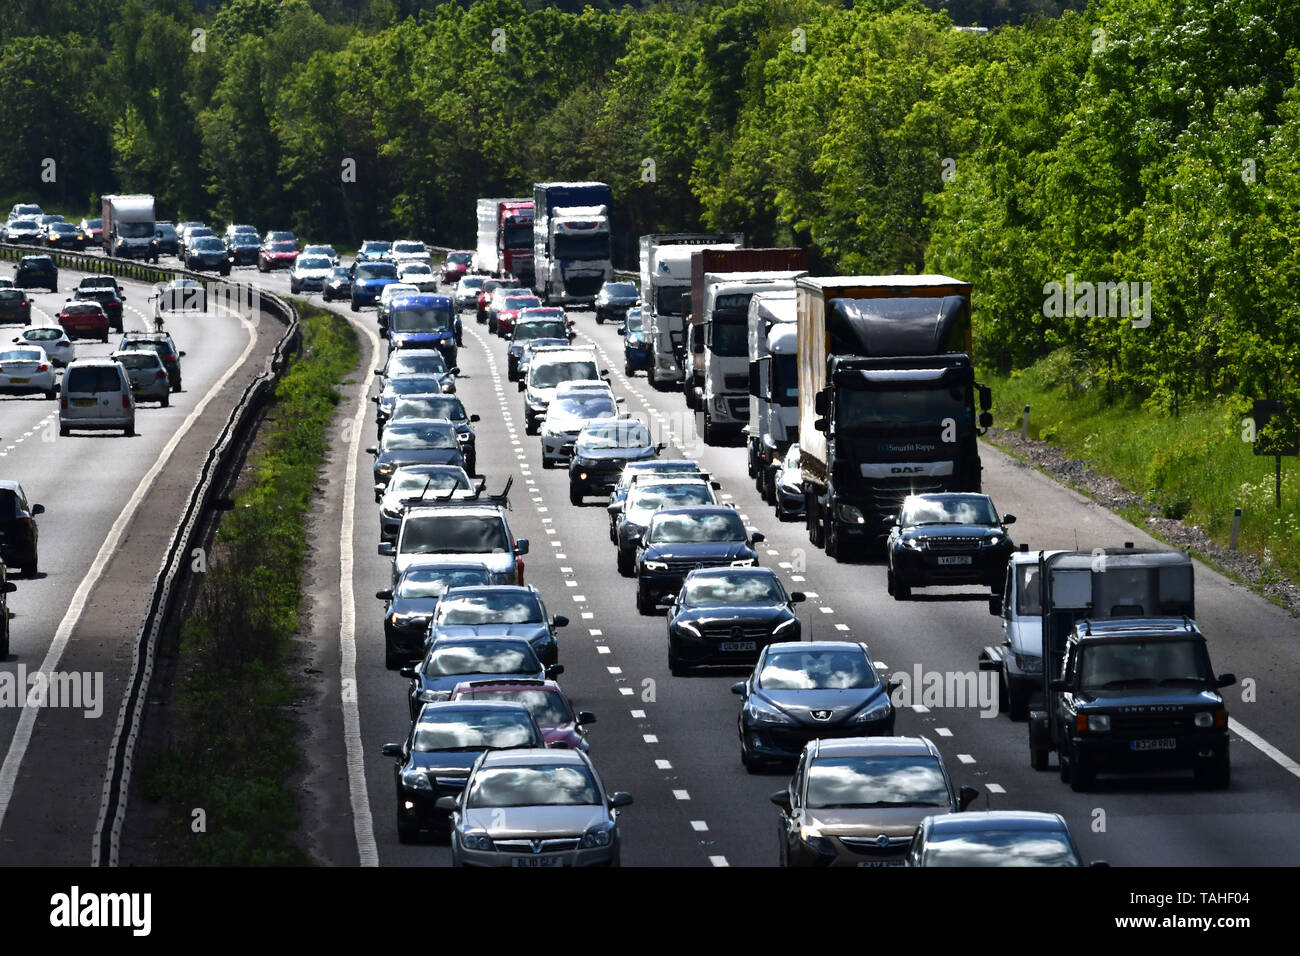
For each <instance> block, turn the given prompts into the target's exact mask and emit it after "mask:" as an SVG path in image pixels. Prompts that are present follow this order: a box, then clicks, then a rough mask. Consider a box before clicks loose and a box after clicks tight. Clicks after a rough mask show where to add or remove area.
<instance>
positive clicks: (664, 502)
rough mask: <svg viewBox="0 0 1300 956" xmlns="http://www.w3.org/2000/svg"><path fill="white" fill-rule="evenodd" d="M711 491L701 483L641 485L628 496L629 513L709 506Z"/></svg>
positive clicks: (712, 502)
mask: <svg viewBox="0 0 1300 956" xmlns="http://www.w3.org/2000/svg"><path fill="white" fill-rule="evenodd" d="M714 503H715V502H714V501H713V489H712V488H710V487H709V486H708V485H707V484H706V483H705V482H703V481H696V482H690V483H689V484H687V483H685V482H683V483H680V484H671V485H642V484H640V483H638V484H637V487H636V488H634V489H632V491H631V492H630V493H629V494H628V501H627V510H628V511H629V512H632V511H635V512H650V511H657V510H658V509H659V508H683V507H686V506H687V505H711V504H714Z"/></svg>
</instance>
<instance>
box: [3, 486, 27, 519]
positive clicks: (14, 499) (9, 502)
mask: <svg viewBox="0 0 1300 956" xmlns="http://www.w3.org/2000/svg"><path fill="white" fill-rule="evenodd" d="M21 517H23V509H22V505H21V504H19V501H18V495H17V493H16V492H14V491H11V490H10V489H8V488H0V521H8V520H10V519H13V518H21Z"/></svg>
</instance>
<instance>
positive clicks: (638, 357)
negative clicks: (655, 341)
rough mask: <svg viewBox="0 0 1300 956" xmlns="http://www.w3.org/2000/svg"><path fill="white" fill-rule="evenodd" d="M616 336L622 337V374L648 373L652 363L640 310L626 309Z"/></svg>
mask: <svg viewBox="0 0 1300 956" xmlns="http://www.w3.org/2000/svg"><path fill="white" fill-rule="evenodd" d="M618 334H619V335H621V336H623V374H624V375H631V374H632V373H633V372H649V371H650V364H651V363H652V362H653V361H654V353H652V352H651V351H650V341H649V340H648V339H647V338H646V333H645V313H644V312H643V311H642V310H641V309H628V310H627V318H626V319H624V320H623V324H622V325H620V326H619V327H618Z"/></svg>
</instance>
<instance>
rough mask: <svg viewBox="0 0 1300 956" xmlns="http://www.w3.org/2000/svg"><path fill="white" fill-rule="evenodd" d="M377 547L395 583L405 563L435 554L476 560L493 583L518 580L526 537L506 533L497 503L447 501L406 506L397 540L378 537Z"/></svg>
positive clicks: (502, 511)
mask: <svg viewBox="0 0 1300 956" xmlns="http://www.w3.org/2000/svg"><path fill="white" fill-rule="evenodd" d="M379 553H380V554H381V555H383V556H385V557H390V558H392V559H393V572H392V583H393V584H394V585H396V584H397V579H398V578H399V577H401V575H402V572H403V571H405V570H406V568H407V566H408V565H410V564H412V563H415V562H417V561H418V562H422V563H423V562H430V561H432V559H434V558H435V557H438V558H442V559H444V560H447V561H455V562H459V563H463V562H465V561H474V562H481V563H482V564H484V565H486V566H487V568H488V570H489V571H491V572H492V583H493V584H523V583H524V560H523V558H524V555H526V554H527V553H528V539H527V538H518V539H516V538H515V537H514V535H513V534H511V532H510V525H509V524H508V523H507V522H506V513H505V508H504V507H502V506H501V505H496V504H473V503H469V502H464V503H461V502H449V503H447V504H442V505H420V506H418V507H411V508H407V509H406V511H405V512H404V513H403V515H402V523H401V526H400V527H399V528H398V530H397V541H396V543H395V544H394V543H393V542H390V541H381V542H380V543H379Z"/></svg>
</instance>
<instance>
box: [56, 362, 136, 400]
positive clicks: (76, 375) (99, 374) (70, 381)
mask: <svg viewBox="0 0 1300 956" xmlns="http://www.w3.org/2000/svg"><path fill="white" fill-rule="evenodd" d="M121 390H122V377H121V373H120V372H118V370H117V369H116V368H115V367H114V368H108V367H105V366H102V365H89V366H82V367H81V368H75V367H74V368H70V369H68V371H67V373H66V375H65V376H64V379H63V392H64V394H65V395H66V394H71V393H73V392H76V393H79V394H80V393H86V392H119V391H121Z"/></svg>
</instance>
